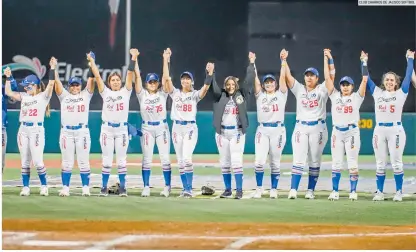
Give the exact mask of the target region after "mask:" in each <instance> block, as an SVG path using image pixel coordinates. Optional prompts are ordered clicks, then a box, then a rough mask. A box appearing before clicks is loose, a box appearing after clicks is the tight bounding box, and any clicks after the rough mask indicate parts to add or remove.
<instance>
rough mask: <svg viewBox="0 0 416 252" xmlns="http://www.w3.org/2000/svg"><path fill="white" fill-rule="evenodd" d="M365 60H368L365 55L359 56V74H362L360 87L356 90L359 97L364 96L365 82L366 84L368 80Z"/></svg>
mask: <svg viewBox="0 0 416 252" xmlns="http://www.w3.org/2000/svg"><path fill="white" fill-rule="evenodd" d="M367 60H368V57H367V55H362V56H361V63H362V66H361V74H362V76H363V78H362V80H361V84H360V87H359V88H358V93H359V95H360V96H361V97H364V96H365V90H366V87H367V82H368V78H369V76H368V75H369V74H368V67H367Z"/></svg>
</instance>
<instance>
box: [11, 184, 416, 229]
mask: <svg viewBox="0 0 416 252" xmlns="http://www.w3.org/2000/svg"><path fill="white" fill-rule="evenodd" d="M19 190H20V189H19V188H3V218H38V219H72V220H81V219H89V220H154V221H195V222H200V221H209V222H211V221H213V222H299V223H337V224H361V225H414V224H415V223H416V220H415V202H416V201H415V198H413V199H406V200H405V201H403V202H400V203H397V202H392V201H391V200H389V201H384V202H372V201H371V195H360V197H359V200H358V201H356V202H351V201H349V200H348V199H347V198H346V194H345V193H344V194H343V195H342V196H344V197H342V198H341V199H340V200H339V201H337V202H330V201H328V200H327V197H328V193H327V192H325V193H324V192H321V193H320V194H319V195H318V197H317V199H315V200H305V199H303V198H298V199H297V200H288V199H287V198H286V197H287V194H286V193H285V192H282V194H284V195H281V196H280V198H279V199H277V200H271V199H268V198H263V199H258V200H257V199H256V200H255V199H249V200H233V199H216V200H211V199H183V198H177V197H170V198H164V197H160V196H158V193H159V192H160V190H153V195H152V197H150V198H141V197H138V195H139V191H138V190H131V191H129V195H130V196H129V197H127V198H120V197H117V196H109V197H107V198H100V197H96V196H94V197H93V196H91V197H88V198H86V197H80V196H74V193H73V195H72V196H71V197H68V198H61V197H58V196H56V195H57V190H56V189H51V190H50V194H51V195H50V196H49V197H42V196H39V189H35V188H34V189H32V195H31V196H29V197H20V196H18V194H19ZM78 192H80V191H79V190H78ZM92 192H93V193H98V189H93V191H92ZM264 197H266V196H264ZM299 197H303V193H302V192H300V193H299Z"/></svg>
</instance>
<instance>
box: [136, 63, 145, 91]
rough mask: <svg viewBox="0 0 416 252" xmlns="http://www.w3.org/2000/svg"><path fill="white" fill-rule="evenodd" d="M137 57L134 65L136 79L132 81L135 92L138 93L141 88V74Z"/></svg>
mask: <svg viewBox="0 0 416 252" xmlns="http://www.w3.org/2000/svg"><path fill="white" fill-rule="evenodd" d="M138 62H139V59H137V60H136V65H135V67H134V74H135V75H136V81H135V82H134V89H135V90H136V93H137V94H138V93H140V92H141V91H142V89H143V82H142V76H141V75H140V68H139V63H138Z"/></svg>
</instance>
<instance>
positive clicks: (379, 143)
mask: <svg viewBox="0 0 416 252" xmlns="http://www.w3.org/2000/svg"><path fill="white" fill-rule="evenodd" d="M414 56H415V52H412V51H410V50H408V51H407V53H406V59H407V68H406V76H405V78H404V79H403V82H402V83H401V86H400V83H399V82H400V79H399V76H398V75H397V74H396V73H394V72H388V73H385V74H384V75H383V77H382V81H383V84H382V85H381V88H380V87H377V86H376V85H375V83H374V82H373V81H372V80H371V78H370V77H368V82H367V86H368V89H369V90H370V92H371V94H372V95H373V97H374V104H375V111H376V127H375V128H374V135H373V148H374V154H375V156H376V163H377V172H376V177H377V192H376V195H375V196H374V198H373V200H374V201H382V200H384V193H383V188H384V180H385V178H386V163H387V156H388V153H389V154H390V162H391V164H392V167H393V172H394V180H395V182H396V194H395V195H394V197H393V201H402V186H403V174H404V173H403V161H402V157H403V150H404V147H405V144H406V133H405V131H404V128H403V125H402V123H401V117H402V111H403V105H404V103H405V101H406V98H407V95H408V93H409V86H410V80H411V76H412V71H413V61H414Z"/></svg>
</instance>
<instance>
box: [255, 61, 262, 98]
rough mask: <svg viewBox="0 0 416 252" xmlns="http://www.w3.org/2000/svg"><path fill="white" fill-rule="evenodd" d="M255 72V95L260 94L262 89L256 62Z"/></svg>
mask: <svg viewBox="0 0 416 252" xmlns="http://www.w3.org/2000/svg"><path fill="white" fill-rule="evenodd" d="M254 73H255V77H254V95H258V94H259V93H260V91H261V81H260V79H259V76H258V74H257V68H256V64H254Z"/></svg>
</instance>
